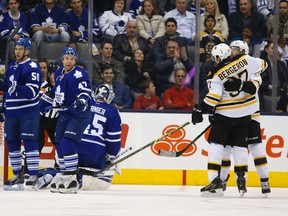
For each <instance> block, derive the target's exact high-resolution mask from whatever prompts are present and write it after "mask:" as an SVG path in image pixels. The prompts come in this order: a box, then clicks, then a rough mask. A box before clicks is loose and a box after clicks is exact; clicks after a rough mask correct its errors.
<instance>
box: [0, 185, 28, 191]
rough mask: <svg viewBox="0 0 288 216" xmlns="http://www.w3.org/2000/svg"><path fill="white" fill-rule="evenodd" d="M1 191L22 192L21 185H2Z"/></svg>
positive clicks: (22, 186) (22, 187)
mask: <svg viewBox="0 0 288 216" xmlns="http://www.w3.org/2000/svg"><path fill="white" fill-rule="evenodd" d="M3 189H4V190H5V191H24V189H25V188H24V185H23V184H15V185H4V187H3Z"/></svg>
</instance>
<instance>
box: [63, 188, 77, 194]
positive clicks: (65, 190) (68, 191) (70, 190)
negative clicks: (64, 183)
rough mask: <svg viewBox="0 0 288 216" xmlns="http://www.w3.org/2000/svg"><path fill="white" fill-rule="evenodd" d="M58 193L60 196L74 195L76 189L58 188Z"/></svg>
mask: <svg viewBox="0 0 288 216" xmlns="http://www.w3.org/2000/svg"><path fill="white" fill-rule="evenodd" d="M59 193H61V194H76V193H77V189H76V188H67V189H66V188H60V189H59Z"/></svg>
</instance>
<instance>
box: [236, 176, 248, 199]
mask: <svg viewBox="0 0 288 216" xmlns="http://www.w3.org/2000/svg"><path fill="white" fill-rule="evenodd" d="M237 187H238V191H239V193H240V197H243V196H244V194H245V193H247V188H246V179H245V178H244V177H238V178H237Z"/></svg>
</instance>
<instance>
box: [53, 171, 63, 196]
mask: <svg viewBox="0 0 288 216" xmlns="http://www.w3.org/2000/svg"><path fill="white" fill-rule="evenodd" d="M62 177H63V175H62V173H57V174H56V175H55V176H54V178H53V180H52V181H51V188H50V192H52V193H59V184H60V183H62V181H63V178H62Z"/></svg>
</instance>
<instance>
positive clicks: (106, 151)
mask: <svg viewBox="0 0 288 216" xmlns="http://www.w3.org/2000/svg"><path fill="white" fill-rule="evenodd" d="M93 98H94V100H93V101H92V103H91V109H90V111H91V112H92V113H93V117H92V119H91V121H90V123H89V125H88V126H87V128H86V129H85V131H84V133H83V136H82V139H81V142H80V143H79V144H78V146H77V148H78V157H79V162H78V163H79V164H78V167H79V168H80V170H81V171H80V173H79V174H78V175H77V180H78V183H79V188H82V189H83V190H107V189H108V188H109V187H110V185H111V182H112V177H113V175H114V174H115V172H116V168H115V169H110V170H107V171H106V172H105V173H102V174H100V175H99V176H98V177H92V175H89V173H91V174H92V173H93V171H97V170H101V169H104V168H105V167H106V165H107V164H109V163H111V161H112V160H113V159H115V157H116V156H117V155H118V153H119V151H120V145H121V142H120V141H121V139H120V137H121V118H120V115H119V111H118V109H117V108H115V107H114V106H112V105H110V102H111V101H112V100H113V98H114V93H113V91H112V89H110V88H109V86H108V85H107V84H103V85H100V86H99V87H98V88H97V89H96V90H95V92H94V95H93ZM81 173H85V175H83V174H81ZM40 174H41V177H40V178H39V185H38V188H39V189H41V188H45V187H46V186H47V185H49V184H50V182H51V180H52V178H53V176H55V177H54V178H53V180H52V182H51V185H52V184H59V182H61V173H57V171H56V170H55V169H52V168H49V169H44V170H41V171H40ZM86 174H88V175H86ZM54 186H55V185H54ZM55 188H56V190H55ZM57 188H58V187H57V186H56V187H51V192H60V193H61V190H60V191H59V190H57ZM75 192H76V191H71V193H75Z"/></svg>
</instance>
